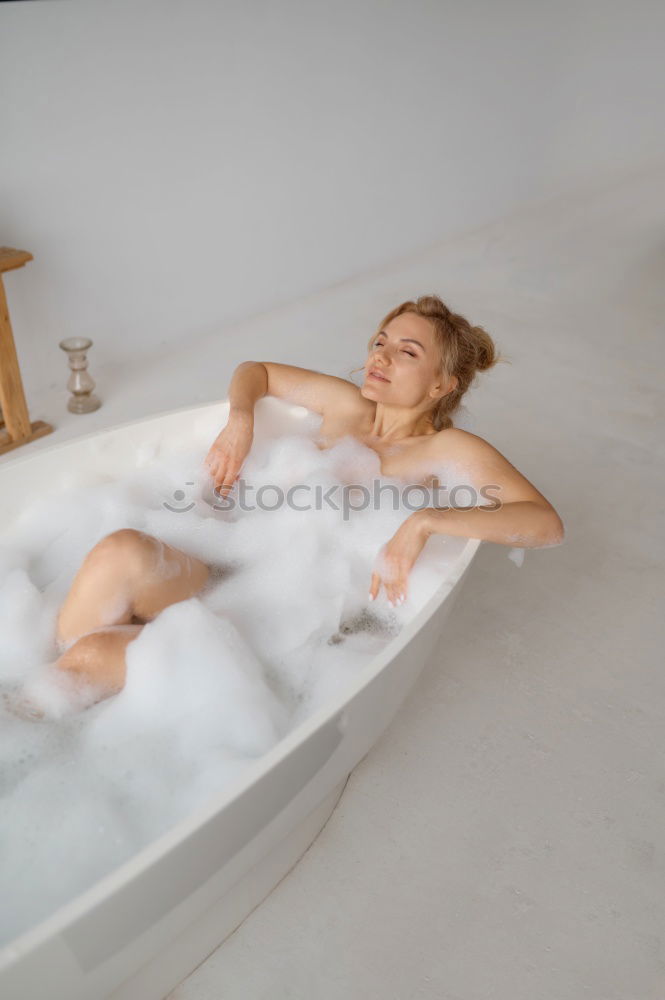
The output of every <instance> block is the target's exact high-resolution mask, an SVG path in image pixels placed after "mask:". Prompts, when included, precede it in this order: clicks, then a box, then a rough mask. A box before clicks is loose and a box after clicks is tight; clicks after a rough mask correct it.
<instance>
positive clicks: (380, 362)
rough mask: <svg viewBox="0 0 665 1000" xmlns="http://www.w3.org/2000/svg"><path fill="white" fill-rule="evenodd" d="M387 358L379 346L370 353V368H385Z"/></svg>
mask: <svg viewBox="0 0 665 1000" xmlns="http://www.w3.org/2000/svg"><path fill="white" fill-rule="evenodd" d="M388 363H389V362H388V359H387V358H386V357H385V356H384V352H383V348H382V347H380V348H378V349H377V350H375V351H374V353H373V354H372V364H371V367H372V368H379V369H381V368H386V367H387V365H388Z"/></svg>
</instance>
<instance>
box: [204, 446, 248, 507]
mask: <svg viewBox="0 0 665 1000" xmlns="http://www.w3.org/2000/svg"><path fill="white" fill-rule="evenodd" d="M205 465H206V467H207V469H208V471H209V473H210V475H211V477H212V480H213V486H214V489H215V490H218V491H219V493H220V495H221V496H223V497H225V496H228V494H229V493H230V491H231V489H232V488H233V484H234V483H235V481H236V479H237V478H238V475H239V472H240V463H239V462H238V461H237V460H236V461H233V460H231V459H229V458H228V457H227V456H219V455H217V456H215V455H213V456H208V457H207V458H206V460H205Z"/></svg>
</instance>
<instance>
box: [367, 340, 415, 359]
mask: <svg viewBox="0 0 665 1000" xmlns="http://www.w3.org/2000/svg"><path fill="white" fill-rule="evenodd" d="M380 343H381V341H380V340H375V341H374V343H373V344H372V347H376V345H377V344H380ZM402 354H408V355H409V357H410V358H417V357H418V355H417V354H416V353H415V352H414V351H407V349H406V348H405V347H403V348H402Z"/></svg>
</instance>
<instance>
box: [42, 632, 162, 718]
mask: <svg viewBox="0 0 665 1000" xmlns="http://www.w3.org/2000/svg"><path fill="white" fill-rule="evenodd" d="M142 628H143V626H142V625H114V626H112V627H111V628H104V629H97V630H96V631H94V632H89V633H88V634H87V635H83V636H81V638H80V639H77V640H76V642H75V643H74V644H73V645H72V646H70V648H69V649H67V650H66V652H64V653H63V654H62V656H60V657H59V658H58V660H57V661H56V663H55V668H56V669H57V670H62V671H64V672H66V673H67V674H68V676H69V677H71V678H73V679H75V680H83V681H85V682H86V683H88V684H94V685H95V687H96V688H98V689H99V691H98V697H97V701H101V700H102V699H103V698H108V697H110V696H111V695H113V694H117V692H118V691H120V690H122V688H123V687H124V686H125V679H126V676H127V664H126V660H125V650H126V648H127V646H128V645H129V643H130V642H133V641H134V639H136V637H137V636H138V635H139V633H140V632H141V629H142Z"/></svg>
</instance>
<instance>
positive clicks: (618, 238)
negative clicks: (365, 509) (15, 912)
mask: <svg viewBox="0 0 665 1000" xmlns="http://www.w3.org/2000/svg"><path fill="white" fill-rule="evenodd" d="M664 195H665V170H663V169H660V170H645V171H643V172H642V173H641V174H636V175H634V176H632V177H631V176H626V177H624V178H623V179H622V180H621V181H620V182H618V181H617V182H616V183H614V184H610V183H606V184H605V185H604V186H603V185H600V184H597V185H593V187H590V188H589V189H588V190H586V191H580V192H579V193H578V194H576V195H575V196H572V195H571V196H568V197H565V198H564V197H561V198H557V199H553V200H552V201H551V202H549V203H547V204H543V205H540V206H537V207H533V208H532V209H531V210H529V211H526V210H525V211H524V212H523V213H522V214H521V215H519V216H514V217H512V218H510V219H506V220H503V221H502V222H498V223H495V224H493V225H492V226H489V227H487V228H486V229H483V230H478V231H477V232H475V233H472V234H469V235H467V236H465V237H462V238H460V239H458V240H455V241H450V242H448V243H446V244H442V245H441V246H437V247H433V248H431V249H430V250H428V251H427V252H426V253H423V254H422V255H420V256H418V257H417V258H413V259H411V260H406V261H401V262H400V263H399V264H398V265H396V266H395V267H393V268H391V269H389V270H385V271H383V272H381V273H375V274H371V275H365V276H360V277H359V278H358V279H357V280H355V281H353V282H350V283H348V284H345V285H341V286H337V287H336V288H334V289H332V290H330V291H328V292H324V293H321V294H320V295H317V296H312V297H310V298H308V299H307V300H304V301H303V302H301V303H299V304H296V305H294V306H293V307H291V308H289V309H283V310H280V312H279V314H274V315H272V316H271V315H269V314H266V315H264V316H262V317H260V318H259V319H258V320H256V321H254V322H252V323H248V324H243V326H242V345H243V346H242V348H241V350H242V354H238V353H237V350H238V349H239V348H238V346H237V345H238V340H239V338H237V337H234V338H233V341H234V343H235V345H236V346H235V348H234V349H229V348H228V347H227V348H225V346H224V344H225V341H224V340H223V339H222V337H217V338H215V339H212V338H208V339H199V340H197V341H195V342H190V343H189V345H188V347H187V349H186V350H184V351H181V352H180V353H178V352H171V353H170V354H169V355H166V356H164V357H163V358H161V359H159V360H156V361H155V363H154V364H153V365H152V366H151V368H150V370H149V371H148V372H141V373H138V374H137V375H136V376H135V377H126V373H125V376H123V373H122V372H121V371H119V370H117V371H115V372H110V371H109V372H106V373H100V374H102V375H103V376H104V382H103V389H104V393H105V395H106V400H107V401H106V402H105V406H104V407H103V408H102V410H100V411H99V412H98V414H96V415H92V417H86V418H84V419H85V421H86V426H85V428H84V427H83V424H82V421H81V418H76V417H71V418H70V417H69V416H68V415H66V414H65V413H64V411H62V402H61V400H62V398H63V397H62V393H60V395H59V396H58V394H57V390H56V389H55V388H53V395H52V396H49V395H48V392H47V391H46V390H45V392H44V394H42V396H41V397H40V404H41V405H42V408H43V409H44V412H43V413H34V412H33V413H32V416H33V419H34V418H35V417H36V416H37V417H38V416H44V417H48V416H49V415H50V414H52V413H53V412H54V410H53V408H54V407H56V405H57V407H60V410H59V413H60V414H61V418H60V426H59V428H58V430H57V431H56V435H58V436H59V437H61V438H63V439H64V438H66V437H68V436H71V435H72V434H75V433H83V431H84V430H85V431H86V432H88V431H90V430H94V429H95V426H105V425H107V424H113V423H117V422H119V421H121V420H128V419H131V418H133V417H134V416H141V415H144V414H147V413H150V412H154V411H157V410H163V409H167V408H171V407H174V406H178V405H182V406H184V405H186V404H188V403H194V402H198V401H201V402H203V401H205V400H208V399H210V400H212V399H215V398H223V397H224V396H225V393H226V387H227V385H228V377H229V375H230V371H231V369H232V366H233V365H234V364H235V363H236V362H237V361H238V360H242V358H243V357H245V358H247V357H253V358H254V359H255V360H285V361H290V362H292V363H297V364H302V365H306V366H309V367H316V368H319V369H320V370H326V371H330V372H333V373H334V374H342V375H345V374H346V372H347V371H348V370H349V369H350V368H351V367H353V366H354V365H357V364H359V363H361V362H362V358H363V356H364V354H363V351H364V344H365V342H366V338H367V335H368V331H371V329H372V328H373V327H374V325H375V324H376V323H377V322H378V320H379V319H380V318H381V316H382V315H383V314H385V313H386V312H387V311H388V309H389V308H391V307H392V306H393V305H394V304H395V303H396V302H398V301H401V300H402V299H404V298H407V297H412V296H415V295H418V294H423V293H425V292H428V291H435V292H437V293H439V294H440V295H442V297H443V298H444V299H445V300H446V301H448V303H449V304H450V305H451V306H452V307H453V308H455V309H457V310H459V311H461V312H463V313H464V314H466V315H467V316H468V317H469V319H471V320H472V322H475V323H481V324H482V325H484V326H485V327H486V329H487V330H488V331H489V332H490V333H491V334H492V335H493V336H494V337H495V338H496V340H497V342H498V344H499V347H500V348H501V350H502V351H503V352H504V354H507V355H508V356H509V357H510V359H511V364H510V365H507V364H506V365H501V366H499V367H498V368H495V369H494V370H493V371H491V372H489V373H487V374H485V375H482V376H480V378H479V381H478V386H477V387H476V388H475V389H474V390H472V393H471V394H470V396H469V398H468V401H467V414H466V417H467V426H469V427H470V429H473V430H474V431H475V433H478V434H480V435H481V436H484V437H486V438H487V439H488V440H489V441H491V443H492V444H494V445H495V447H497V448H498V449H499V450H500V451H502V452H503V454H504V455H505V456H506V457H507V458H508V459H509V460H510V461H511V462H512V463H513V464H514V465H515V466H517V468H518V469H520V471H522V472H523V473H524V475H526V476H527V478H529V479H530V480H531V481H532V482H533V483H534V484H535V485H536V486H537V487H538V489H540V490H541V491H542V492H543V493H544V494H545V495H546V496H547V497H548V498H549V499H550V500H551V501H552V503H554V505H555V506H556V508H557V510H558V511H559V513H560V514H561V516H562V518H563V520H564V524H565V527H566V540H565V543H564V544H563V545H562V546H560V547H557V548H553V549H543V550H529V551H527V552H526V555H525V560H524V564H523V565H522V566H521V567H518V566H516V565H515V563H514V562H513V561H511V560H510V559H509V558H508V557H507V554H508V548H507V547H504V546H499V545H494V544H492V543H484V544H483V545H482V546H481V548H480V551H479V553H478V556H477V558H476V560H475V562H474V564H473V566H472V568H471V571H470V574H469V576H468V580H467V582H466V584H465V589H464V591H463V593H462V594H461V595H460V598H459V601H458V604H457V607H456V612H455V615H454V618H453V620H452V621H451V622H450V623H449V626H448V628H447V632H446V634H445V637H444V639H443V641H442V643H441V645H440V648H439V649H438V650H437V651H436V653H435V655H434V656H433V657H432V659H431V661H430V662H429V663H428V665H427V667H426V668H425V670H424V672H423V674H422V676H421V678H420V680H419V682H418V684H417V686H416V688H415V689H414V690H413V692H412V694H411V696H410V697H409V700H408V702H407V703H406V704H405V705H404V707H403V709H402V710H401V711H400V713H399V715H398V717H397V719H396V720H395V722H394V723H393V724H392V725H391V726H390V728H389V730H388V731H387V732H386V733H385V734H384V736H383V737H382V739H381V740H380V741H379V742H378V743H377V744H376V746H375V747H374V748H373V749H372V750H371V752H370V753H369V754H368V756H367V757H366V758H365V759H364V760H363V761H362V763H361V764H360V765H359V766H358V767H357V768H356V769H355V771H354V772H353V773H352V775H351V778H350V780H349V782H348V784H347V787H346V789H345V792H344V794H343V796H342V798H341V800H340V802H339V804H338V806H337V808H336V809H335V811H334V812H333V814H332V816H331V818H330V820H329V821H328V823H327V824H326V826H325V827H324V829H323V831H322V833H321V834H320V836H319V837H318V838H317V840H316V841H315V842H314V843H313V845H312V846H311V847H310V849H309V850H308V851H307V852H306V854H305V855H304V856H303V858H302V859H301V861H300V862H299V863H298V864H297V865H296V866H295V868H294V869H293V870H292V871H291V872H290V873H289V874H288V875H287V876H286V878H285V879H283V880H282V882H281V883H280V884H279V885H278V886H277V887H276V888H275V890H274V891H273V892H272V893H271V894H270V895H269V896H268V897H267V899H266V900H265V901H264V902H263V903H262V904H261V905H260V906H259V907H257V909H255V910H254V911H253V913H252V914H251V915H250V916H249V917H248V918H247V920H245V922H244V923H243V924H242V925H241V927H240V928H238V929H237V930H236V931H235V933H234V934H233V935H232V936H231V937H230V938H228V939H227V941H226V942H225V943H224V944H223V945H222V946H221V947H219V948H218V949H217V951H215V952H214V954H212V955H211V956H210V957H209V958H208V959H207V961H206V962H204V963H203V964H202V965H201V966H200V967H199V968H198V969H197V970H196V971H195V972H194V973H193V974H192V975H191V976H190V977H189V978H188V979H187V980H186V981H185V982H184V983H183V984H182V985H181V986H180V987H178V988H177V989H176V990H175V991H174V992H173V993H172V994H171V1000H208V998H210V1000H212V998H215V1000H217V998H221V997H224V1000H236V998H237V1000H248V998H252V1000H254V998H266V1000H268V998H270V1000H281V998H307V1000H309V998H312V997H316V998H317V1000H333V998H334V1000H337V998H342V997H344V998H353V1000H355V998H359V1000H360V998H361V1000H370V998H371V1000H373V998H377V1000H378V998H381V1000H388V998H391V1000H392V998H394V1000H407V998H418V1000H435V998H436V1000H663V998H664V997H665V949H664V946H663V927H664V924H665V880H664V872H665V854H664V849H665V848H664V836H663V835H664V833H665V766H664V754H663V749H664V744H665V736H664V725H663V723H664V721H665V712H664V709H665V683H664V681H663V677H662V670H663V639H664V629H663V609H664V602H663V590H664V587H663V581H664V578H665V574H664V573H663V552H665V525H664V518H663V514H664V510H665V500H664V499H663V486H664V479H665V476H664V471H663V470H664V463H663V451H664V444H663V430H664V421H663V391H662V386H663V381H664V378H665V364H664V360H665V359H664V354H665V348H664V337H663V333H664V324H663V316H664V315H665V281H664V274H665V239H664V237H663V233H664V224H665V197H664ZM226 343H227V344H229V343H230V341H226ZM234 350H235V352H236V353H234ZM101 389H102V380H100V390H101ZM33 409H34V407H33ZM93 418H94V420H93ZM51 440H52V441H54V440H55V435H52V436H51ZM44 443H45V444H48V443H49V439H44ZM38 445H39V442H35V447H36V446H38ZM28 447H29V448H33V446H32V445H31V446H28ZM25 453H26V454H27V450H26V452H25Z"/></svg>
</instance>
